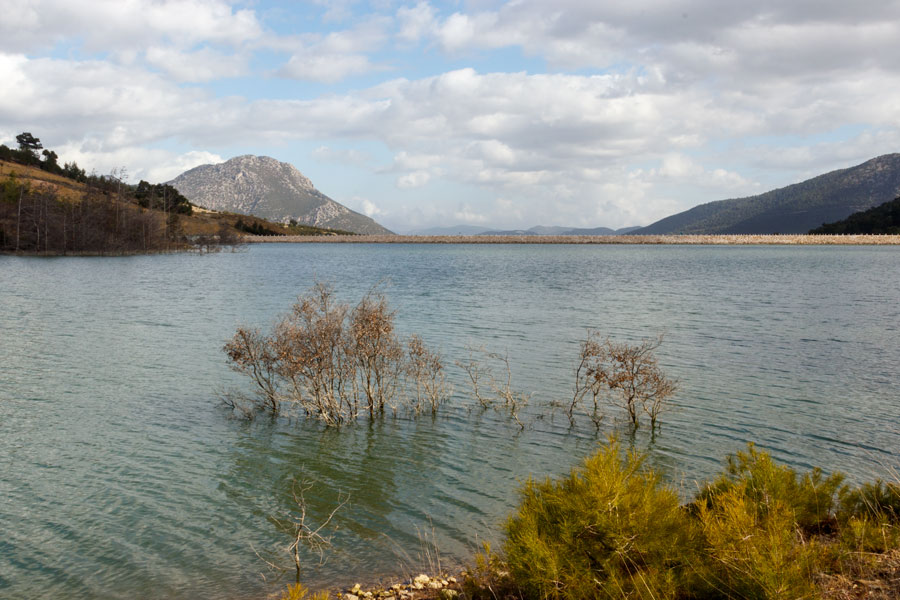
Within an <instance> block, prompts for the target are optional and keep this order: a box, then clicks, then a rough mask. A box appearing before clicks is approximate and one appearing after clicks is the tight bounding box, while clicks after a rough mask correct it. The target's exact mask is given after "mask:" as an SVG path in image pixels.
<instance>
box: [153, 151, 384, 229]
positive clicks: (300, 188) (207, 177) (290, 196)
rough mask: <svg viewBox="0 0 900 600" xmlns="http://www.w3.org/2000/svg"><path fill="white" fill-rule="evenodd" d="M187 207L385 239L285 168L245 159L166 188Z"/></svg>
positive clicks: (198, 171) (202, 169) (187, 175)
mask: <svg viewBox="0 0 900 600" xmlns="http://www.w3.org/2000/svg"><path fill="white" fill-rule="evenodd" d="M170 183H171V184H172V185H173V186H174V187H175V188H176V189H177V190H178V191H179V192H181V193H182V194H184V195H185V196H186V197H187V198H188V199H189V200H190V201H191V202H193V203H195V204H197V205H199V206H203V207H206V208H210V209H213V210H221V211H229V212H236V213H241V214H249V215H256V216H259V217H263V218H266V219H270V220H273V221H278V222H282V223H287V222H288V221H290V220H296V221H297V222H298V223H305V224H308V225H315V226H316V227H328V228H331V229H343V230H346V231H352V232H354V233H379V234H384V233H390V231H388V230H387V229H385V228H384V227H382V226H381V225H379V224H378V223H376V222H375V221H373V220H372V219H370V218H369V217H367V216H365V215H361V214H359V213H357V212H354V211H352V210H350V209H349V208H347V207H346V206H343V205H342V204H339V203H337V202H335V201H334V200H332V199H331V198H329V197H328V196H326V195H325V194H323V193H322V192H320V191H319V190H317V189H316V187H315V186H314V185H313V182H312V181H310V179H309V178H308V177H306V176H305V175H303V173H301V172H300V171H299V170H298V169H297V168H296V167H294V166H293V165H291V164H289V163H285V162H281V161H278V160H276V159H274V158H272V157H270V156H254V155H252V154H245V155H242V156H236V157H234V158H232V159H229V160H227V161H225V162H223V163H219V164H215V165H201V166H199V167H195V168H193V169H190V170H189V171H185V172H184V173H182V174H181V175H179V176H178V177H176V178H175V179H173V180H172V181H171V182H170Z"/></svg>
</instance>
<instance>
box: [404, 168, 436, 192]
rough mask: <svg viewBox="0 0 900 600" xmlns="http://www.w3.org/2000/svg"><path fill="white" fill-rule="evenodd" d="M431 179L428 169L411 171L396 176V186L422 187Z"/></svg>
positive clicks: (406, 187)
mask: <svg viewBox="0 0 900 600" xmlns="http://www.w3.org/2000/svg"><path fill="white" fill-rule="evenodd" d="M430 179H431V174H430V173H429V172H428V171H413V172H412V173H407V174H406V175H401V176H400V177H398V178H397V187H398V188H400V189H402V190H407V189H411V188H418V187H422V186H423V185H425V184H426V183H428V181H429V180H430Z"/></svg>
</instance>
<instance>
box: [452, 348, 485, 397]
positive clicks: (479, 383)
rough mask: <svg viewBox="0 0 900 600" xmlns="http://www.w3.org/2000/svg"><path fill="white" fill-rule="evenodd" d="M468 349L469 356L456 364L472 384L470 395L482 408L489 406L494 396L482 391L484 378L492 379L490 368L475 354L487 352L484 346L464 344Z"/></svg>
mask: <svg viewBox="0 0 900 600" xmlns="http://www.w3.org/2000/svg"><path fill="white" fill-rule="evenodd" d="M466 350H468V351H469V357H468V359H467V360H466V361H459V360H458V361H456V366H457V367H459V368H461V369H462V370H463V371H465V372H466V375H467V376H468V378H469V383H470V384H471V385H472V395H473V396H474V397H475V399H476V400H477V401H478V403H479V404H481V407H482V408H489V407H490V406H491V404H492V403H493V402H494V398H492V397H490V396H488V395H486V394H484V393H483V391H484V387H483V385H484V383H485V380H487V381H488V382H490V381H492V380H493V373H492V371H491V368H490V367H489V366H487V365H485V364H484V363H483V362H482V361H481V360H480V359H479V358H478V357H477V356H476V355H477V354H487V351H486V350H485V349H484V347H483V346H482V347H479V348H475V347H473V346H466Z"/></svg>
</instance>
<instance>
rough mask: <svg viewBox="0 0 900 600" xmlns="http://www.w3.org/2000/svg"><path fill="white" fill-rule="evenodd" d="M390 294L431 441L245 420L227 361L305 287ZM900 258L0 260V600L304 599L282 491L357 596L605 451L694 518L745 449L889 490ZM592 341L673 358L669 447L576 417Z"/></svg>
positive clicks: (433, 253)
mask: <svg viewBox="0 0 900 600" xmlns="http://www.w3.org/2000/svg"><path fill="white" fill-rule="evenodd" d="M317 280H318V281H325V282H331V283H333V284H334V285H335V289H336V293H337V295H338V296H339V297H341V298H343V299H345V300H347V301H356V300H358V299H359V298H360V297H361V295H362V294H364V293H365V292H366V291H368V290H369V289H371V288H372V286H374V285H376V284H379V283H381V284H382V286H383V289H384V291H385V293H386V295H387V297H388V298H389V300H390V303H391V305H392V307H394V308H395V309H396V310H397V324H398V328H399V329H400V330H401V332H402V333H404V334H409V333H419V334H420V335H422V336H423V338H424V339H425V340H426V342H427V343H428V344H429V345H430V346H432V347H435V348H438V349H440V350H441V352H442V353H443V354H444V356H445V359H446V362H447V363H448V364H450V365H451V366H450V367H449V369H450V373H449V375H450V379H451V381H452V383H453V384H454V389H455V391H454V397H453V398H452V400H451V402H450V404H449V405H448V406H446V407H445V409H444V410H443V411H442V412H441V413H439V415H438V416H437V417H436V418H432V417H431V416H430V415H429V416H427V417H420V418H418V419H410V418H406V417H404V416H398V417H396V418H393V417H388V418H385V419H383V420H379V421H377V422H374V423H369V422H368V421H365V420H364V421H360V422H359V423H357V424H355V425H352V426H349V427H345V428H343V429H341V430H336V429H329V428H325V427H322V426H321V425H319V424H317V423H311V422H307V421H304V420H288V419H281V420H275V421H273V420H271V419H268V418H259V419H257V420H255V421H253V422H248V421H245V420H241V419H237V418H234V417H233V416H231V415H230V413H229V412H228V411H227V410H226V409H224V408H223V406H222V405H221V402H220V401H219V393H220V392H221V391H222V390H223V389H226V388H228V387H230V386H243V388H244V389H249V388H248V385H247V383H246V382H245V381H243V380H242V379H241V378H240V377H239V376H238V375H236V374H235V373H232V372H231V371H230V370H229V369H228V366H227V364H226V362H225V357H224V354H223V353H222V350H221V348H222V345H223V343H224V342H225V340H226V339H228V338H229V337H230V336H231V334H232V333H233V332H234V330H235V328H236V327H237V326H238V325H241V324H249V325H254V326H259V327H263V328H265V327H268V326H269V325H270V324H271V323H272V322H273V321H274V320H275V319H276V317H277V316H278V315H280V314H282V313H284V312H285V311H287V310H288V308H289V307H290V305H291V303H292V302H293V301H294V300H295V299H296V297H297V295H298V294H299V293H301V292H303V291H304V290H306V289H308V288H309V287H310V286H311V285H312V284H313V283H314V282H315V281H317ZM898 323H900V255H898V249H897V248H892V247H865V246H860V247H838V246H831V247H813V246H805V247H783V246H765V247H748V246H727V247H711V246H568V245H552V246H529V245H514V246H503V245H485V246H480V245H464V246H455V245H391V244H385V245H368V244H363V245H356V244H352V245H337V244H322V245H318V244H296V245H292V244H266V245H259V246H251V247H250V248H249V249H248V250H247V251H245V252H238V253H228V252H225V253H221V254H214V255H195V254H173V255H160V256H134V257H116V258H96V257H80V258H76V257H62V258H20V257H9V256H4V257H0V431H2V433H0V461H2V468H0V597H4V598H25V597H50V596H65V597H69V598H133V597H141V598H262V597H265V595H266V594H268V593H271V592H273V591H275V590H276V589H278V588H279V587H280V586H282V585H283V584H284V583H286V582H289V581H291V575H292V573H290V572H289V573H288V574H287V577H283V578H282V579H277V574H275V573H272V572H270V571H269V570H268V569H267V567H266V563H265V562H264V560H263V559H267V560H269V561H270V562H275V563H277V564H280V565H284V566H285V567H290V559H289V558H288V556H287V555H286V554H284V553H283V552H282V550H281V549H283V548H284V547H285V546H287V544H288V543H289V540H288V538H287V537H286V536H285V535H284V534H283V533H281V532H279V530H278V528H277V527H276V525H275V524H274V523H273V518H278V517H279V516H280V515H284V514H285V513H286V512H287V511H289V510H290V508H291V505H292V488H293V487H294V486H295V485H296V483H295V482H299V481H306V482H312V483H313V487H312V488H311V489H310V490H309V491H307V492H306V499H307V501H308V503H309V510H310V516H311V518H312V519H313V520H314V521H315V520H320V519H322V518H324V517H325V516H326V515H327V514H328V512H329V511H330V510H331V508H332V507H333V506H334V505H335V502H337V501H338V498H339V497H341V496H342V495H343V494H349V498H350V500H349V503H348V504H347V505H346V506H345V507H344V508H343V509H341V510H340V511H339V512H338V514H337V515H336V517H335V520H334V524H335V525H336V530H335V531H334V538H333V540H332V542H333V548H332V549H331V550H330V551H329V552H328V553H327V555H326V558H327V562H325V564H324V565H321V566H320V565H319V564H318V558H317V557H316V556H306V557H304V558H305V560H304V568H305V570H304V579H305V580H307V581H308V582H311V583H312V584H314V585H329V584H332V585H346V584H351V585H352V583H354V581H357V580H359V581H363V582H365V581H371V580H374V579H377V578H379V577H390V576H401V575H404V574H408V573H409V572H411V571H415V570H418V569H419V568H420V567H421V566H422V564H423V563H427V562H428V557H427V556H425V550H426V549H429V548H430V546H429V545H430V544H431V543H432V542H433V543H435V544H436V545H437V547H438V548H439V551H440V559H441V561H442V564H443V565H449V566H454V565H458V564H460V563H461V562H463V561H465V560H467V559H469V558H470V557H471V556H472V554H473V552H474V550H475V549H476V548H477V547H478V546H479V545H480V544H481V542H482V541H497V540H498V539H499V534H498V531H499V528H500V526H501V524H502V522H503V519H504V516H505V515H506V514H507V513H508V512H509V511H510V510H511V508H512V507H513V506H514V505H515V502H516V488H517V486H518V485H519V483H520V482H521V481H523V480H524V479H525V478H527V477H528V476H529V475H535V476H537V477H544V476H547V475H557V474H562V473H565V472H567V471H568V470H569V469H570V468H571V467H572V466H574V465H575V464H576V463H577V462H578V460H579V459H580V458H581V457H583V456H585V455H587V454H589V453H590V452H591V451H592V450H593V449H594V448H595V447H596V444H597V442H598V440H603V439H605V437H606V436H607V435H609V434H610V433H616V432H618V433H619V435H620V436H622V437H623V439H625V440H627V441H628V443H633V444H635V445H636V446H638V447H639V448H642V449H645V450H647V451H648V452H649V453H650V459H651V462H652V463H653V464H654V465H655V466H658V467H659V468H662V469H664V470H665V471H666V472H667V473H668V475H669V478H670V479H671V480H672V481H674V482H676V483H677V484H678V485H680V486H682V487H683V489H684V490H685V493H688V494H689V493H691V491H692V490H693V489H695V488H696V485H697V482H699V481H701V480H702V479H703V478H706V477H709V476H711V475H712V474H714V473H715V472H716V471H717V470H719V469H720V468H721V466H722V461H723V458H724V456H725V455H726V454H727V453H729V452H734V451H736V450H739V449H741V448H743V447H744V445H745V444H746V442H748V441H753V442H756V443H757V444H758V445H759V446H760V447H762V448H764V449H766V450H768V451H770V452H771V453H772V454H773V455H774V456H775V457H776V458H777V459H778V460H780V461H783V462H785V463H788V464H790V465H792V466H795V467H797V468H801V469H807V468H810V467H812V466H822V467H824V468H825V469H826V470H829V471H830V470H842V471H846V472H848V473H850V474H851V479H853V480H855V481H859V480H861V479H867V478H871V477H874V476H878V475H882V476H884V475H885V474H887V472H888V470H889V469H891V468H894V469H896V468H898V467H900V458H898V454H897V450H896V449H897V448H900V397H898V390H900V375H898V369H897V365H898V363H900V335H898V331H897V327H898ZM587 328H594V329H597V330H599V331H601V332H603V333H604V334H608V335H609V336H611V337H612V338H614V339H616V340H619V341H632V342H636V341H640V340H641V339H643V338H647V337H653V336H656V335H658V334H660V333H664V334H665V341H664V343H663V345H662V346H661V348H660V349H659V351H658V357H659V359H660V364H661V365H662V366H663V368H664V369H665V371H666V372H667V373H668V374H670V375H672V376H674V377H676V378H678V379H679V381H680V390H679V392H678V394H677V396H676V397H675V399H674V404H675V405H676V406H675V409H674V410H673V411H671V412H668V413H664V414H663V415H662V417H661V420H662V427H661V429H660V431H659V432H658V433H657V434H656V435H655V436H652V437H651V436H650V435H649V434H648V432H647V431H646V429H643V430H639V431H638V433H637V434H636V435H634V436H632V435H629V432H628V429H627V427H625V425H624V423H623V422H622V421H621V419H617V418H616V415H615V414H614V413H612V414H610V416H609V418H607V420H606V421H605V422H604V427H603V428H602V429H601V431H600V432H599V433H598V432H596V431H595V430H594V428H593V426H592V425H590V423H589V422H587V421H586V420H585V422H584V423H581V424H579V425H578V426H576V427H575V428H571V427H570V426H569V422H568V420H567V419H566V418H565V416H564V415H562V414H558V413H554V411H552V410H551V409H550V408H548V407H547V405H548V404H549V403H550V402H551V401H554V400H557V401H565V400H566V399H568V398H571V393H572V392H571V390H572V384H573V369H574V367H575V363H576V361H577V355H578V344H579V341H580V340H581V339H583V338H584V336H585V332H586V330H587ZM467 346H484V347H485V348H486V349H488V350H490V351H497V352H501V353H503V352H508V354H509V359H510V364H511V367H512V376H513V385H514V387H515V388H516V389H518V390H521V391H523V392H527V393H532V394H533V395H532V397H531V401H530V402H531V403H530V406H529V408H528V410H526V411H525V412H524V413H523V420H524V421H525V422H526V425H527V426H526V428H525V430H524V431H521V432H520V431H519V429H518V427H516V426H514V425H513V424H511V423H510V422H509V421H508V419H505V418H504V417H503V416H502V415H499V414H496V413H492V412H487V413H483V412H482V411H480V410H475V409H472V407H471V400H470V399H469V397H468V394H467V392H468V390H467V388H466V386H465V382H464V380H463V376H462V373H461V371H460V369H459V368H457V367H455V366H453V365H452V363H453V361H454V360H461V359H465V358H466V356H467V350H466V348H467Z"/></svg>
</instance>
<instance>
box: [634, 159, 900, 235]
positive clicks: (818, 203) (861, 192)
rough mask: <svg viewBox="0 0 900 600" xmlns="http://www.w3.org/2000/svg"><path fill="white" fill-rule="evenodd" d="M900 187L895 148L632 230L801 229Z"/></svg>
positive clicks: (875, 201) (735, 231) (863, 206)
mask: <svg viewBox="0 0 900 600" xmlns="http://www.w3.org/2000/svg"><path fill="white" fill-rule="evenodd" d="M898 192H900V154H887V155H884V156H879V157H877V158H873V159H872V160H869V161H866V162H865V163H863V164H861V165H857V166H855V167H850V168H848V169H840V170H838V171H832V172H831V173H826V174H824V175H819V176H818V177H814V178H812V179H809V180H807V181H803V182H800V183H797V184H794V185H789V186H787V187H783V188H779V189H776V190H772V191H769V192H766V193H764V194H759V195H757V196H751V197H747V198H735V199H730V200H719V201H717V202H709V203H706V204H701V205H700V206H696V207H694V208H692V209H690V210H687V211H684V212H681V213H678V214H675V215H672V216H669V217H666V218H665V219H662V220H660V221H657V222H656V223H653V224H651V225H648V226H647V227H644V228H641V229H637V230H635V231H632V232H631V233H632V234H633V235H654V234H772V233H803V232H806V231H809V230H810V229H812V228H813V227H816V226H818V225H819V224H821V223H824V222H828V221H833V220H837V219H843V218H845V217H846V216H848V215H850V214H852V213H854V212H856V211H859V210H864V209H867V208H870V207H872V206H874V205H877V204H880V203H882V202H885V201H886V200H889V199H890V198H893V197H895V196H896V195H897V194H898Z"/></svg>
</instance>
